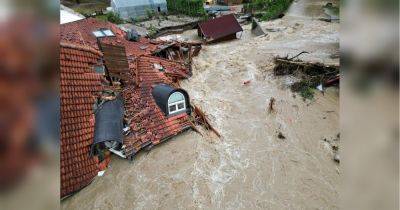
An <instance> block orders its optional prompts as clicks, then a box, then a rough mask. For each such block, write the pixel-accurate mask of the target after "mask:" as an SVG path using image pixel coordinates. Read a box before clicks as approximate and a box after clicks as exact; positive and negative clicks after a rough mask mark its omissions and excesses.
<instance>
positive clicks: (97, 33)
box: [93, 31, 105, 37]
mask: <svg viewBox="0 0 400 210" xmlns="http://www.w3.org/2000/svg"><path fill="white" fill-rule="evenodd" d="M93 34H94V36H96V37H104V36H105V35H104V34H103V32H101V31H93Z"/></svg>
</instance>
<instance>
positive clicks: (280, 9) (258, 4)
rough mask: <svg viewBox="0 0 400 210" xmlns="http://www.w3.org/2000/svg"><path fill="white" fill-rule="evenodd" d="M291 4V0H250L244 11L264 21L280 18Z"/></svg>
mask: <svg viewBox="0 0 400 210" xmlns="http://www.w3.org/2000/svg"><path fill="white" fill-rule="evenodd" d="M292 2H293V0H251V1H250V2H249V3H247V4H245V5H244V9H245V11H246V12H251V13H253V14H255V16H256V17H258V18H260V19H261V20H263V21H265V20H271V19H275V18H278V17H280V16H281V15H282V14H283V13H284V12H285V11H286V10H287V9H288V8H289V6H290V4H291V3H292Z"/></svg>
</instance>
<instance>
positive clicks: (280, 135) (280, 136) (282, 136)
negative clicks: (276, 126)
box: [278, 132, 286, 139]
mask: <svg viewBox="0 0 400 210" xmlns="http://www.w3.org/2000/svg"><path fill="white" fill-rule="evenodd" d="M278 138H279V139H286V137H285V136H284V135H283V134H282V132H279V133H278Z"/></svg>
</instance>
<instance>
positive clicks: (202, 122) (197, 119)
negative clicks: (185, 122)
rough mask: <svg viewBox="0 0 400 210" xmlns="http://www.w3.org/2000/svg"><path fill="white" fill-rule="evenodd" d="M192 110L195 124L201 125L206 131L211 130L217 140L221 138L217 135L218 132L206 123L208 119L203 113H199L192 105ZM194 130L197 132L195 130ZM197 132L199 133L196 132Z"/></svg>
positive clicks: (198, 109)
mask: <svg viewBox="0 0 400 210" xmlns="http://www.w3.org/2000/svg"><path fill="white" fill-rule="evenodd" d="M192 109H193V110H194V111H193V114H194V119H195V122H197V123H198V124H200V125H203V126H204V127H205V128H206V129H207V130H211V131H212V132H214V133H215V135H217V136H218V137H219V138H221V134H219V133H218V131H217V130H215V129H214V128H213V127H212V126H211V124H210V123H209V122H208V119H207V117H206V115H205V114H204V112H203V111H201V110H200V108H198V107H197V106H194V105H192ZM192 125H193V123H192ZM195 130H197V129H195ZM197 131H198V130H197ZM198 132H199V133H201V132H200V131H198Z"/></svg>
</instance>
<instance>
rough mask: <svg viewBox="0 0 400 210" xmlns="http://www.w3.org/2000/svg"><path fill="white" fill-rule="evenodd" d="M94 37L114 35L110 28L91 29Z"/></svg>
mask: <svg viewBox="0 0 400 210" xmlns="http://www.w3.org/2000/svg"><path fill="white" fill-rule="evenodd" d="M93 34H94V36H95V37H97V38H99V37H105V36H115V35H114V33H113V32H112V31H111V30H110V29H100V30H98V31H93Z"/></svg>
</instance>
